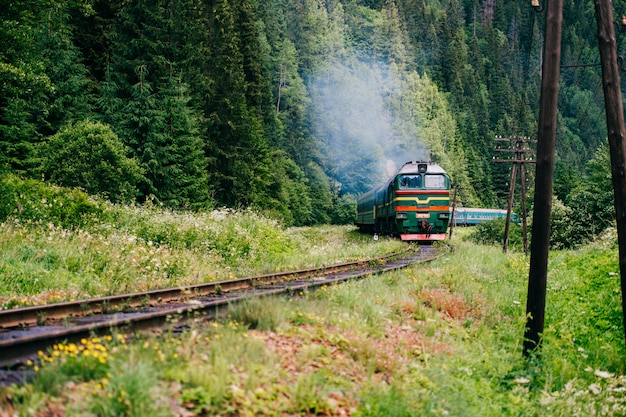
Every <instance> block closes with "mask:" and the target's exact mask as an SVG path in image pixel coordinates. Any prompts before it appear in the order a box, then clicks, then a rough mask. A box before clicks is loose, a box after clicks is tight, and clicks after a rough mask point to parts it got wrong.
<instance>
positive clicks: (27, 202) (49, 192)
mask: <svg viewBox="0 0 626 417" xmlns="http://www.w3.org/2000/svg"><path fill="white" fill-rule="evenodd" d="M101 212H102V208H101V207H100V206H99V205H98V204H97V203H96V202H95V201H93V200H90V199H89V197H88V196H87V194H85V193H84V192H82V191H79V190H72V189H67V188H61V187H56V186H50V185H47V184H45V183H43V182H41V181H37V180H32V179H25V180H24V179H21V178H19V177H17V176H14V175H7V176H4V177H2V178H0V221H5V220H6V219H7V218H8V217H13V218H16V219H18V220H20V221H23V222H32V223H37V222H41V223H53V224H55V225H57V226H62V227H64V228H67V229H70V228H74V227H81V226H83V225H85V224H87V223H88V222H89V221H91V220H92V219H93V218H96V217H97V216H99V215H100V214H101Z"/></svg>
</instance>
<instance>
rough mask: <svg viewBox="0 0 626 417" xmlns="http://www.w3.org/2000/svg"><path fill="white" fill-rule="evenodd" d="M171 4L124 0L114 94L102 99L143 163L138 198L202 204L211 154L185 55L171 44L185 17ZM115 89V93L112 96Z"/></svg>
mask: <svg viewBox="0 0 626 417" xmlns="http://www.w3.org/2000/svg"><path fill="white" fill-rule="evenodd" d="M174 9H175V7H174V3H173V0H172V1H169V2H167V1H162V0H147V1H145V2H136V3H129V4H126V5H125V6H124V8H123V9H122V19H121V20H120V23H119V25H118V26H117V32H116V38H115V42H114V47H115V51H116V55H114V65H112V67H111V77H110V80H107V82H106V84H105V87H106V89H105V90H104V91H103V92H104V93H106V94H108V95H109V98H107V99H106V100H104V101H102V104H103V105H104V106H106V107H104V108H105V109H106V108H110V109H111V110H112V112H111V113H110V114H111V117H112V122H111V123H112V124H113V126H116V128H117V130H118V131H119V132H120V136H121V137H122V138H123V139H124V141H125V142H126V144H127V145H128V146H129V147H130V148H131V149H132V152H133V155H134V156H135V157H136V158H137V160H138V161H139V163H140V165H141V167H142V168H143V169H144V173H145V181H143V182H142V183H140V184H139V188H140V192H141V194H142V197H141V198H142V199H147V198H155V199H156V200H157V201H159V202H161V203H164V204H166V205H168V206H173V207H198V206H201V205H203V204H206V203H207V202H208V200H209V197H208V196H209V184H208V180H207V176H206V170H205V169H206V165H207V160H206V157H205V154H204V146H203V144H204V142H203V140H202V139H201V136H200V133H199V121H200V120H199V118H198V114H197V113H196V111H195V110H194V109H193V108H192V107H191V105H190V96H189V94H188V87H187V85H186V84H185V83H184V82H183V79H182V78H181V75H180V72H178V71H179V70H178V69H177V68H178V66H179V63H178V61H176V59H180V60H181V61H185V60H184V58H188V57H185V56H184V55H183V56H182V57H181V54H180V53H179V52H178V51H177V49H176V48H174V42H173V39H174V38H176V36H177V35H176V33H178V32H177V30H178V27H179V26H180V25H182V24H183V22H181V20H180V19H182V18H183V17H184V16H179V15H178V14H176V11H175V10H174ZM184 64H187V62H186V61H185V62H184V63H183V64H181V65H180V66H184ZM111 90H114V91H116V94H115V95H113V96H111V95H110V93H111ZM120 104H121V105H122V107H120Z"/></svg>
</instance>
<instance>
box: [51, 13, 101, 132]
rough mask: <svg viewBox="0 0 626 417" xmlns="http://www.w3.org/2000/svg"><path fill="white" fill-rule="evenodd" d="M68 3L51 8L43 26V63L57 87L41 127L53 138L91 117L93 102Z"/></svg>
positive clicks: (52, 94) (52, 93)
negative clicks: (68, 125) (65, 126)
mask: <svg viewBox="0 0 626 417" xmlns="http://www.w3.org/2000/svg"><path fill="white" fill-rule="evenodd" d="M68 9H69V4H67V3H66V5H65V6H63V4H61V5H58V6H57V7H54V8H51V9H50V10H49V11H48V14H47V19H46V21H45V22H42V24H41V25H40V26H41V27H40V31H39V39H40V42H41V52H42V58H43V59H42V63H43V64H44V65H45V67H46V74H48V76H49V77H50V81H51V82H52V84H53V85H54V91H53V92H51V94H50V95H49V99H48V100H49V102H50V106H49V108H48V113H47V115H46V117H45V119H46V120H45V125H44V126H43V127H42V133H43V134H44V135H46V136H47V135H51V134H54V133H56V132H58V131H59V129H60V128H61V127H63V126H64V125H67V124H73V123H76V122H78V121H80V120H83V119H85V118H87V117H89V116H91V114H92V111H91V104H90V103H91V102H92V99H91V97H90V94H89V90H88V88H87V84H88V78H87V69H86V68H85V66H84V65H83V60H82V55H81V53H80V51H79V50H78V48H76V46H75V45H74V43H73V41H72V33H71V27H70V25H69V23H68V20H69V12H70V10H68Z"/></svg>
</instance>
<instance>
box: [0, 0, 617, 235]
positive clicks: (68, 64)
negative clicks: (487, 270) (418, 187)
mask: <svg viewBox="0 0 626 417" xmlns="http://www.w3.org/2000/svg"><path fill="white" fill-rule="evenodd" d="M615 8H616V10H615V14H616V15H619V14H620V13H622V12H625V11H626V6H625V5H623V4H621V3H619V4H618V3H616V4H615ZM622 9H624V10H622ZM564 22H565V25H564V31H563V54H562V55H563V63H564V64H565V65H564V67H563V70H562V79H561V89H560V97H559V118H558V120H559V126H558V129H557V136H558V137H557V148H558V149H557V158H558V161H557V170H556V187H555V189H556V192H557V196H558V198H559V199H560V200H561V201H562V202H564V204H566V205H567V207H569V208H571V209H572V210H575V211H582V212H584V213H588V214H585V218H589V221H591V222H593V225H591V226H590V231H591V233H596V232H597V231H598V230H599V229H602V228H603V227H604V226H605V225H606V223H607V221H608V223H610V221H611V220H612V219H610V218H608V217H607V216H605V215H602V216H598V215H597V214H595V213H598V210H597V207H595V206H594V205H600V206H601V207H602V208H603V209H604V208H606V207H607V204H606V203H607V202H609V201H610V200H611V196H610V193H609V194H606V196H605V195H604V194H603V195H602V196H601V197H600V198H599V199H596V200H595V202H592V201H593V199H590V198H588V197H586V196H585V192H588V191H589V190H594V191H593V192H597V191H599V190H602V193H605V191H608V190H609V188H607V187H605V186H604V184H603V185H602V188H600V189H593V188H589V187H587V186H586V185H587V184H588V181H592V182H595V181H597V180H598V179H599V178H595V177H594V175H596V174H595V171H594V170H595V169H596V168H595V167H594V166H591V165H589V166H588V165H587V162H588V161H589V160H590V159H591V158H592V156H593V155H594V154H595V152H596V149H597V148H598V147H599V145H600V144H602V143H603V142H604V141H605V138H606V128H605V123H604V109H603V108H604V105H603V100H602V93H601V82H600V76H601V74H600V71H599V70H598V68H597V67H594V66H577V65H576V64H589V63H594V62H597V61H598V59H599V58H598V52H597V40H596V37H597V36H596V33H595V19H594V11H593V3H592V2H586V3H579V2H574V1H566V2H565V11H564ZM0 24H1V27H0V43H2V45H5V47H4V48H3V50H2V51H0V81H1V82H0V172H10V173H14V174H18V175H21V176H23V177H30V178H40V174H41V171H42V170H43V171H44V173H46V174H47V175H46V176H45V177H44V178H45V179H46V180H50V181H52V182H55V183H57V184H65V185H72V186H78V187H81V188H83V189H85V190H87V191H89V192H90V193H91V192H94V193H100V194H104V195H107V196H108V197H109V198H111V199H112V200H114V201H120V200H124V199H126V198H128V197H129V196H130V194H129V190H130V189H128V187H127V188H125V189H124V190H123V192H122V190H120V189H119V187H120V184H119V182H111V181H108V180H103V181H101V182H99V183H98V184H97V185H94V182H93V180H92V179H93V178H96V177H98V176H99V174H100V172H99V171H98V169H101V166H100V164H97V163H91V162H90V161H93V159H91V160H90V159H85V158H83V157H81V156H80V155H76V159H81V160H82V162H81V163H82V164H84V167H83V168H82V174H81V176H78V177H75V178H74V179H73V180H72V181H69V182H68V177H67V175H68V173H67V171H64V172H63V173H61V172H59V173H55V174H53V173H52V172H51V171H50V169H55V170H56V168H55V165H54V164H53V165H51V163H52V161H54V160H55V159H56V160H57V161H58V160H59V159H60V158H61V156H60V155H50V154H47V153H46V152H56V148H55V146H54V141H55V140H56V141H58V140H59V139H58V136H55V135H57V134H60V132H63V131H66V130H65V129H68V128H69V129H73V130H74V132H75V134H74V135H71V136H66V137H65V139H64V140H68V141H72V142H75V143H73V144H71V143H67V144H65V145H64V146H65V147H66V150H69V149H72V148H76V147H81V146H83V145H82V144H84V141H85V140H89V139H87V138H86V137H85V135H86V134H87V133H86V132H81V131H80V129H77V126H80V125H79V124H78V123H79V122H82V121H84V120H94V121H95V120H97V121H99V122H101V123H103V125H104V126H108V128H109V129H110V130H111V132H112V133H113V134H115V135H116V136H117V137H118V138H119V140H121V142H122V144H123V146H124V152H125V153H126V154H125V155H124V156H125V157H126V158H127V159H128V160H134V161H136V163H137V164H138V167H139V169H140V171H141V175H140V177H139V178H137V179H135V178H134V177H133V175H130V176H129V177H128V178H126V179H125V180H126V181H128V183H129V184H130V185H131V186H136V187H137V190H136V192H135V193H134V195H133V198H136V200H137V201H138V202H140V203H143V202H145V201H154V202H157V203H159V204H163V205H165V206H168V207H172V208H192V209H202V208H209V209H210V208H213V207H217V206H226V207H231V208H236V207H255V208H256V209H261V210H264V211H266V212H267V213H269V214H270V215H272V216H276V217H277V218H280V219H282V220H283V221H284V222H285V224H288V225H289V224H296V225H307V224H318V223H325V222H350V221H351V219H350V215H349V213H350V211H351V210H353V209H351V208H350V207H349V206H350V205H351V204H353V201H354V197H355V196H356V195H358V194H359V193H362V192H364V191H366V190H367V189H368V188H370V187H372V186H374V185H377V184H378V183H380V182H381V181H383V180H384V179H386V177H387V176H388V175H389V173H390V172H391V171H393V168H394V167H396V168H397V167H398V166H399V165H400V164H401V163H403V162H406V161H407V160H411V159H432V160H435V161H436V162H438V163H440V164H441V165H443V166H444V168H446V169H447V170H448V171H449V172H450V174H451V175H452V178H453V180H454V182H455V183H456V184H458V185H460V186H462V187H463V189H464V197H463V198H464V201H465V203H466V204H468V205H479V206H489V207H502V206H503V204H504V202H505V201H506V198H507V197H508V185H507V181H508V180H509V172H510V168H511V167H510V164H494V163H492V162H491V160H492V154H493V152H492V149H493V147H494V141H493V138H494V136H496V135H500V136H504V137H510V136H515V135H522V136H531V137H532V136H534V135H535V134H536V115H537V113H538V111H537V107H538V101H539V81H540V65H541V45H542V36H543V29H544V27H543V25H544V24H545V17H544V16H543V14H537V13H536V12H535V11H534V10H533V9H532V8H531V7H530V4H528V2H504V1H499V0H445V1H437V2H427V1H424V0H368V1H365V0H327V1H322V0H303V1H301V0H298V1H277V0H269V1H257V0H211V1H208V2H200V1H197V0H146V1H129V2H121V1H118V0H61V1H57V2H50V1H48V0H20V1H16V2H11V4H8V5H6V7H3V8H2V10H0ZM103 128H104V127H103ZM81 136H82V137H81ZM54 138H56V139H54ZM49 142H50V143H49ZM40 148H43V149H45V151H40ZM92 158H97V155H93V156H92ZM596 165H597V164H596ZM56 166H58V164H57V165H56ZM74 167H75V168H77V167H78V165H74ZM89 167H91V169H89ZM585 167H589V172H588V173H586V172H584V171H585ZM68 169H69V168H68ZM122 171H123V170H122ZM122 171H119V172H118V176H119V175H121V172H122ZM574 173H578V174H579V175H574ZM529 179H530V180H531V182H530V183H532V172H531V173H530V175H529ZM117 180H118V181H119V180H121V179H120V178H117ZM120 193H121V194H120ZM518 195H519V193H518ZM338 205H339V206H340V207H338ZM606 214H607V215H608V216H610V214H609V213H606Z"/></svg>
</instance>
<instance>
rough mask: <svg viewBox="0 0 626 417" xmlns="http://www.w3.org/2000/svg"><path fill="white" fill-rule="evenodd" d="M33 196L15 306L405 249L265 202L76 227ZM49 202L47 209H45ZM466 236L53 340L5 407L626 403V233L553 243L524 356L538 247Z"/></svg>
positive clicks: (2, 289)
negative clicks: (538, 318)
mask: <svg viewBox="0 0 626 417" xmlns="http://www.w3.org/2000/svg"><path fill="white" fill-rule="evenodd" d="M21 195H22V196H27V195H28V193H26V192H24V191H23V190H22V194H21ZM54 198H56V200H55V199H54ZM27 200H28V201H30V202H31V204H32V205H33V206H32V207H30V208H29V207H25V206H24V204H25V201H27ZM43 200H45V202H44V201H43ZM72 201H74V200H72ZM81 201H82V200H81ZM21 204H22V206H23V209H22V211H21V213H30V214H29V215H28V217H26V216H25V215H21V216H20V215H18V214H19V213H12V214H11V215H7V216H6V219H4V221H3V223H2V224H0V229H1V233H0V254H1V255H0V296H1V297H2V298H1V304H2V306H3V308H11V307H14V306H20V305H31V304H38V303H46V302H54V301H63V300H69V299H76V298H83V297H88V296H96V295H106V294H112V293H118V292H127V291H135V290H141V289H148V288H156V287H161V286H172V285H181V284H187V283H194V282H200V281H206V280H219V279H223V278H228V277H231V276H241V275H247V274H251V273H262V272H267V271H273V270H285V269H289V268H294V267H303V266H312V265H323V264H329V263H334V262H341V261H345V260H349V259H356V258H362V257H373V256H376V255H378V254H382V253H390V252H394V251H396V250H398V249H400V248H402V246H403V244H402V243H401V242H398V241H396V240H391V239H387V238H381V239H379V240H378V241H374V240H373V239H372V238H371V236H367V235H362V234H360V233H358V232H357V231H356V230H354V228H352V227H332V226H324V227H313V228H295V229H291V228H285V227H283V226H282V225H281V224H280V222H278V221H276V220H272V219H270V218H267V217H265V216H263V215H262V214H259V213H255V212H252V211H243V212H237V211H232V210H216V211H211V212H207V213H200V214H198V213H196V214H193V213H174V212H170V211H165V210H162V209H160V208H158V207H149V206H147V207H141V208H138V207H122V206H111V205H107V204H105V203H103V202H97V201H87V200H84V201H82V203H81V204H85V205H86V206H87V207H91V208H90V209H89V210H83V214H81V219H82V220H81V221H80V222H76V221H73V223H75V224H77V223H80V225H79V227H68V225H67V224H64V223H63V222H64V220H63V219H64V218H66V217H63V216H59V215H54V213H55V210H57V212H58V213H64V212H65V210H67V209H68V206H72V204H71V203H69V202H68V201H67V200H65V199H64V197H59V196H57V197H52V198H51V196H47V197H46V198H45V199H44V198H39V199H38V200H37V199H32V198H31V199H27V198H26V197H24V201H22V202H21ZM38 204H47V205H50V206H52V207H48V208H47V209H46V210H43V209H42V210H41V214H40V215H39V216H36V215H32V213H35V212H36V211H37V210H36V207H35V206H36V205H38ZM55 205H56V206H55ZM59 205H61V208H58V207H57V206H59ZM55 207H57V208H55ZM0 209H1V207H0ZM29 210H30V212H29ZM0 212H1V210H0ZM85 212H87V213H91V214H89V215H84V213H85ZM55 216H56V217H55ZM471 233H472V230H471V229H460V228H459V229H456V230H455V235H454V238H453V239H451V240H450V241H448V244H449V245H450V252H449V253H448V254H447V255H446V256H444V257H442V258H440V259H438V260H436V261H434V262H432V263H429V264H426V265H419V264H417V265H413V266H411V267H410V268H408V269H405V270H402V271H397V272H394V273H389V274H384V275H379V276H372V277H368V278H366V279H363V280H359V281H354V282H350V283H347V284H344V285H338V286H332V287H324V288H322V289H320V290H317V291H314V292H303V293H299V294H294V295H293V296H292V297H291V298H273V299H266V300H250V301H248V302H246V303H244V304H239V305H236V306H233V307H232V308H231V309H230V311H229V313H228V315H226V316H224V317H223V318H222V319H221V320H218V321H216V322H210V323H208V322H206V321H203V320H201V318H198V320H196V321H194V322H191V323H189V326H188V328H187V330H186V331H184V332H182V333H180V332H177V333H175V334H174V333H170V332H164V333H163V334H159V335H155V334H138V335H135V336H133V337H129V336H127V335H124V334H122V333H120V334H114V335H112V336H107V337H97V336H96V335H94V336H93V337H91V338H89V339H84V340H83V341H81V343H77V344H71V343H67V344H59V345H56V346H54V348H53V349H50V350H49V351H47V352H40V354H39V360H38V361H35V362H33V363H31V364H29V367H28V368H29V369H28V372H31V373H32V375H33V377H32V379H31V380H30V382H29V383H28V384H26V385H22V386H10V387H2V388H0V416H1V417H4V416H14V415H19V416H31V415H32V416H40V415H55V416H147V415H150V416H216V415H220V416H259V415H264V416H301V415H311V416H313V415H325V416H358V417H365V416H416V415H419V416H442V415H446V416H494V417H495V416H568V417H570V416H591V415H602V416H623V415H626V394H625V392H626V377H625V376H624V374H625V368H626V367H625V364H626V360H625V358H626V355H625V353H626V352H625V347H624V346H625V343H624V331H623V326H622V312H621V292H620V286H619V268H618V262H617V260H618V257H617V242H616V236H615V232H614V231H611V230H608V231H607V232H606V233H605V234H603V235H602V236H600V237H598V239H597V240H596V241H595V242H593V243H592V244H589V245H587V246H585V247H582V248H579V249H577V250H568V251H554V252H552V253H551V256H550V263H549V276H548V299H547V310H546V329H545V333H544V337H543V345H542V348H541V351H539V352H538V353H537V355H534V356H533V357H531V358H525V357H524V356H523V355H522V336H523V328H524V323H525V300H526V285H527V279H528V264H529V258H528V257H527V256H525V255H524V254H523V253H521V252H518V251H516V250H510V251H509V252H507V253H503V252H502V249H501V247H500V246H499V245H484V244H477V243H473V242H472V241H470V240H469V239H467V237H468V236H469V235H470V234H471ZM174 320H175V319H174Z"/></svg>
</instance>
